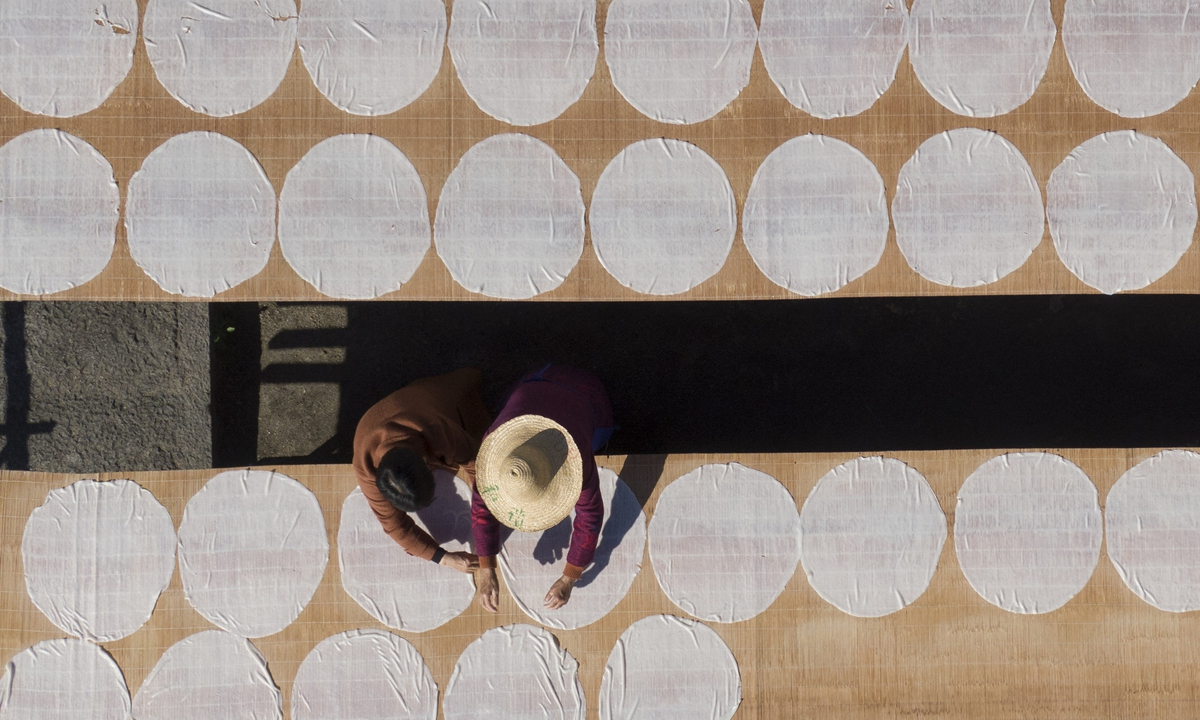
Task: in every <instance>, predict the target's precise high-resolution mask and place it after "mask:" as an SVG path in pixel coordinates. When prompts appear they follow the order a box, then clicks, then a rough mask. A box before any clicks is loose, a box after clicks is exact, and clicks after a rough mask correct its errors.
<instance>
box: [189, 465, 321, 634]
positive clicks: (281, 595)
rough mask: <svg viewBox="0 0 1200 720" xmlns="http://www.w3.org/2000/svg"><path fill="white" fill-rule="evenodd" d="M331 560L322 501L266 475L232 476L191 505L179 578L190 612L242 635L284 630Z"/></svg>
mask: <svg viewBox="0 0 1200 720" xmlns="http://www.w3.org/2000/svg"><path fill="white" fill-rule="evenodd" d="M328 561H329V538H328V536H327V535H326V534H325V518H324V516H323V515H322V514H321V506H320V504H319V503H318V502H317V496H316V495H313V493H312V491H311V490H309V489H308V488H306V487H304V486H303V485H301V484H300V483H299V482H298V481H296V480H293V479H292V478H290V477H288V476H286V475H283V474H281V473H277V472H273V471H264V470H230V471H228V472H223V473H221V474H219V475H217V476H215V477H213V478H212V479H211V480H209V481H208V482H207V483H205V485H204V487H203V488H201V489H200V491H199V492H198V493H196V494H195V495H194V496H192V499H191V500H189V501H188V504H187V507H186V508H184V511H183V521H182V522H181V523H180V524H179V574H180V576H181V577H182V579H183V592H184V594H185V595H186V596H187V599H188V601H189V602H191V604H192V607H194V608H196V611H197V612H199V613H200V614H201V615H203V616H204V617H205V618H207V619H208V620H209V621H210V622H212V623H213V624H214V625H216V626H217V627H220V628H223V629H225V630H228V631H229V632H231V633H234V634H236V635H241V636H243V637H251V638H253V637H264V636H266V635H273V634H275V633H277V632H279V631H280V630H283V629H284V628H286V627H287V626H288V625H290V624H291V622H292V621H293V620H295V619H296V618H297V617H298V616H299V615H300V612H301V611H302V610H304V607H305V606H306V605H307V604H308V601H309V600H311V599H312V596H313V593H315V592H316V590H317V586H318V585H319V584H320V583H321V578H322V576H324V574H325V565H326V564H327V563H328Z"/></svg>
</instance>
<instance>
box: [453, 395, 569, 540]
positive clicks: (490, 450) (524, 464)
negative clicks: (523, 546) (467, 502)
mask: <svg viewBox="0 0 1200 720" xmlns="http://www.w3.org/2000/svg"><path fill="white" fill-rule="evenodd" d="M475 477H476V480H475V485H476V487H477V488H478V490H479V494H480V495H482V496H483V501H484V503H485V504H486V505H487V507H488V510H491V511H492V515H494V516H496V519H497V520H499V521H500V522H502V523H504V524H505V525H507V526H508V527H510V528H513V529H514V530H522V531H524V532H538V531H539V530H545V529H547V528H552V527H554V526H555V525H557V524H558V523H560V522H561V521H562V519H563V518H565V517H566V516H567V515H570V514H571V508H573V507H575V503H577V502H579V493H580V492H581V491H582V490H583V458H582V456H580V454H579V448H578V447H576V446H575V441H574V440H573V439H572V438H571V434H570V433H569V432H567V430H566V428H564V427H563V426H562V425H559V424H558V423H556V422H554V421H553V420H551V419H550V418H545V417H542V416H541V415H521V416H519V417H515V418H513V419H512V420H509V421H508V422H506V423H504V424H503V425H501V426H500V427H498V428H496V430H495V431H493V432H492V433H491V434H490V435H488V436H487V437H486V438H484V439H483V446H482V447H480V448H479V456H478V458H477V459H476V461H475Z"/></svg>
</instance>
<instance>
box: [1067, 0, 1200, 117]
mask: <svg viewBox="0 0 1200 720" xmlns="http://www.w3.org/2000/svg"><path fill="white" fill-rule="evenodd" d="M1062 33H1063V45H1064V46H1065V47H1066V49H1067V60H1068V62H1070V64H1071V71H1072V72H1074V73H1075V79H1076V80H1078V81H1079V85H1080V86H1081V87H1082V88H1083V91H1084V92H1085V93H1087V96H1088V97H1090V98H1091V99H1092V101H1093V102H1095V103H1096V104H1097V105H1099V106H1100V107H1102V108H1104V109H1105V110H1108V111H1109V112H1112V113H1116V114H1117V115H1120V116H1121V117H1127V118H1140V117H1149V116H1151V115H1158V114H1159V113H1164V112H1166V111H1167V110H1170V109H1171V108H1173V107H1175V106H1176V105H1178V104H1179V103H1180V102H1182V101H1183V99H1184V98H1186V97H1187V96H1188V93H1190V92H1191V91H1192V88H1193V87H1195V86H1196V81H1197V80H1200V13H1197V12H1196V6H1195V3H1193V2H1192V1H1191V0H1108V1H1107V2H1096V0H1067V4H1066V8H1065V9H1064V10H1063V30H1062Z"/></svg>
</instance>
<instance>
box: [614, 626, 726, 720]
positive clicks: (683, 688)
mask: <svg viewBox="0 0 1200 720" xmlns="http://www.w3.org/2000/svg"><path fill="white" fill-rule="evenodd" d="M741 702H742V676H741V673H740V672H739V671H738V665H737V660H735V659H734V657H733V653H731V652H730V651H729V646H728V645H726V644H725V641H724V640H722V639H721V636H720V635H717V634H716V633H715V632H713V630H712V628H710V627H708V626H707V625H704V624H703V623H699V622H696V621H695V620H685V619H683V618H677V617H675V616H673V615H651V616H650V617H647V618H642V619H641V620H638V621H637V622H635V623H634V624H633V625H630V626H629V629H628V630H626V631H625V632H624V633H622V634H621V637H620V639H619V640H617V644H616V647H614V648H613V651H612V654H610V655H609V656H608V664H607V665H605V666H604V677H603V679H601V681H600V720H624V719H625V718H642V717H644V718H680V719H681V720H682V719H683V718H689V719H693V720H729V718H731V717H733V714H734V713H735V712H736V711H737V708H738V705H740V704H741Z"/></svg>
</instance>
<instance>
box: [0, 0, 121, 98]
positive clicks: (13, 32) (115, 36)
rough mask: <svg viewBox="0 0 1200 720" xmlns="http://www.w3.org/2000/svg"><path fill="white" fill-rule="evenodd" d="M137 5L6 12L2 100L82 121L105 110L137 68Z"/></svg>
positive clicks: (5, 6)
mask: <svg viewBox="0 0 1200 720" xmlns="http://www.w3.org/2000/svg"><path fill="white" fill-rule="evenodd" d="M137 30H138V7H137V1H136V0H106V1H105V2H102V3H101V2H96V0H37V1H36V2H6V3H2V4H0V92H3V93H4V95H5V97H7V98H9V99H10V100H12V101H13V102H15V103H16V104H17V105H19V106H20V107H21V109H22V110H24V111H26V112H31V113H36V114H38V115H49V116H51V117H74V116H76V115H82V114H83V113H86V112H90V111H92V110H95V109H96V108H98V107H100V106H101V105H102V104H103V103H104V101H105V100H107V99H108V96H109V95H112V93H113V90H116V89H117V86H118V85H120V84H121V82H122V81H123V80H124V79H125V76H126V75H128V74H129V70H130V68H132V67H133V48H134V45H136V44H137Z"/></svg>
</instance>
